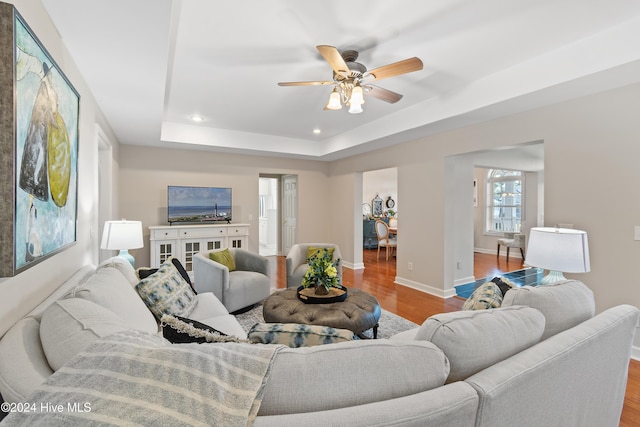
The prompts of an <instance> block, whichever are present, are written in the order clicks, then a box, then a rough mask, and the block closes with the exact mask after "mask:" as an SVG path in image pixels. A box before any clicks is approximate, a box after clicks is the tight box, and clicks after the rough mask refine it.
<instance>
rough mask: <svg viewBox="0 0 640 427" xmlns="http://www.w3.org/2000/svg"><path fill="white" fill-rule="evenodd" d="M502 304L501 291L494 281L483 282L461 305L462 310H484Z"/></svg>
mask: <svg viewBox="0 0 640 427" xmlns="http://www.w3.org/2000/svg"><path fill="white" fill-rule="evenodd" d="M501 305H502V291H501V290H500V288H499V287H498V285H496V284H495V283H494V282H486V283H483V284H482V285H481V286H480V287H478V289H476V290H475V291H473V293H472V294H471V296H470V297H469V298H468V299H467V300H466V301H465V302H464V304H463V305H462V309H463V310H486V309H489V308H498V307H500V306H501Z"/></svg>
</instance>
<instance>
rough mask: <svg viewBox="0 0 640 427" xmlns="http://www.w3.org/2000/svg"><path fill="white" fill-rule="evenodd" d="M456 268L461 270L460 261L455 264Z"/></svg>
mask: <svg viewBox="0 0 640 427" xmlns="http://www.w3.org/2000/svg"><path fill="white" fill-rule="evenodd" d="M456 268H457V269H458V270H460V269H461V268H462V261H458V262H456Z"/></svg>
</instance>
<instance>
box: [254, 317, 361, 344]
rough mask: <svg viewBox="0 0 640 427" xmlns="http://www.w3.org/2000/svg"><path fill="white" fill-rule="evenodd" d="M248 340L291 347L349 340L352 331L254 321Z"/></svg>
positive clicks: (351, 338)
mask: <svg viewBox="0 0 640 427" xmlns="http://www.w3.org/2000/svg"><path fill="white" fill-rule="evenodd" d="M247 337H248V338H249V341H251V342H253V343H261V344H283V345H286V346H289V347H292V348H296V347H311V346H314V345H322V344H333V343H337V342H344V341H351V340H353V339H354V335H353V332H351V331H349V330H347V329H336V328H331V327H329V326H318V325H303V324H299V323H256V324H255V325H253V326H252V327H251V329H250V330H249V333H248V334H247Z"/></svg>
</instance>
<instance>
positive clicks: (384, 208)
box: [362, 167, 398, 268]
mask: <svg viewBox="0 0 640 427" xmlns="http://www.w3.org/2000/svg"><path fill="white" fill-rule="evenodd" d="M362 208H363V209H362V218H363V221H362V238H363V242H362V248H363V261H364V264H365V268H368V267H367V265H366V264H367V262H368V263H369V264H371V262H372V260H374V259H375V260H376V262H377V263H378V264H379V263H386V264H393V268H395V264H396V257H395V254H394V256H392V257H389V259H388V260H387V257H386V252H385V251H386V249H384V248H381V250H380V256H379V258H378V237H377V234H376V231H375V221H376V220H378V219H381V220H383V221H384V222H386V223H387V225H389V226H391V227H392V228H393V227H395V228H396V229H397V223H398V168H396V167H393V168H387V169H378V170H373V171H367V172H363V173H362ZM396 232H397V231H396ZM391 237H393V236H391ZM369 252H375V254H376V255H375V257H372V256H364V255H365V253H369Z"/></svg>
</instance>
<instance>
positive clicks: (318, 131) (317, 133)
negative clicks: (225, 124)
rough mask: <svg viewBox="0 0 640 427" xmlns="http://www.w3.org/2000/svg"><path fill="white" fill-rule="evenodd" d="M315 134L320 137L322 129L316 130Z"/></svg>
mask: <svg viewBox="0 0 640 427" xmlns="http://www.w3.org/2000/svg"><path fill="white" fill-rule="evenodd" d="M313 133H315V134H316V135H319V134H320V133H322V131H321V130H320V129H314V130H313Z"/></svg>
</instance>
